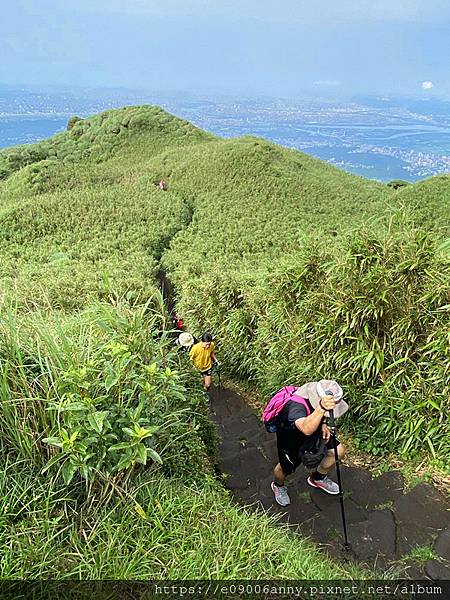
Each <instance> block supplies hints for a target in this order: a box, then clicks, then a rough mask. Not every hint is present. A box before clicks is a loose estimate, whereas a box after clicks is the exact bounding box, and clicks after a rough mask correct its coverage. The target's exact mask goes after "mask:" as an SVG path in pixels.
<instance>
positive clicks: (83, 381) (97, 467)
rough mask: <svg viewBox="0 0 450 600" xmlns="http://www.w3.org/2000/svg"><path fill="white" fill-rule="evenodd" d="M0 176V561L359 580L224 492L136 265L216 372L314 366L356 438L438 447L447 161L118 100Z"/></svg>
mask: <svg viewBox="0 0 450 600" xmlns="http://www.w3.org/2000/svg"><path fill="white" fill-rule="evenodd" d="M161 178H164V179H165V180H166V181H167V182H168V190H167V191H161V190H159V189H158V187H157V183H158V181H159V180H160V179H161ZM0 179H2V181H1V182H0V403H1V409H2V410H1V411H0V452H1V455H2V458H3V465H4V466H3V470H2V472H1V474H0V485H1V486H3V490H8V494H5V493H4V494H2V497H4V498H5V500H4V502H5V504H4V506H3V508H2V510H0V514H1V515H2V516H1V517H0V536H2V538H3V546H4V548H6V549H7V550H6V552H5V554H4V558H2V562H1V563H0V564H1V574H2V575H3V576H4V577H87V578H108V577H110V578H123V577H125V578H134V579H139V578H148V577H152V578H158V577H163V578H183V577H189V578H196V577H197V578H203V579H207V578H213V577H216V578H225V579H226V578H233V577H234V578H258V577H280V578H284V577H287V578H289V577H291V578H302V577H306V578H307V577H315V578H330V577H340V578H348V577H358V576H359V577H361V572H360V571H357V570H355V569H354V568H350V567H343V566H337V565H333V564H331V562H330V561H328V560H326V559H324V558H323V557H322V556H320V555H318V554H317V553H316V552H315V551H314V550H312V547H311V545H310V544H309V543H308V542H307V541H305V540H300V539H298V537H293V536H290V535H289V534H288V532H287V531H285V530H284V531H282V532H281V533H280V531H279V530H278V531H276V532H275V531H274V530H273V529H272V528H271V527H270V526H269V525H270V522H271V521H270V520H269V519H268V518H267V517H265V516H260V515H258V516H256V515H254V514H252V513H249V512H246V511H242V510H241V509H238V508H236V507H234V506H233V505H232V504H231V503H230V501H229V499H228V496H227V494H226V493H225V492H224V491H223V490H222V489H221V488H220V485H219V484H218V483H217V482H216V481H215V479H214V477H213V464H214V453H215V436H214V432H213V431H212V429H211V426H210V425H209V422H208V419H207V418H206V408H205V406H204V404H203V403H202V400H201V398H200V395H199V386H198V382H197V380H196V379H195V378H193V375H192V373H191V371H190V369H189V367H188V365H187V360H186V357H185V356H184V355H183V356H179V355H177V354H176V352H175V351H174V350H172V349H171V346H170V333H169V329H170V325H169V319H168V315H167V313H166V311H165V308H164V306H163V302H162V299H161V296H160V295H159V294H158V293H157V292H156V291H155V278H156V275H157V273H158V271H159V270H160V269H164V270H165V272H166V274H167V276H168V278H169V279H170V281H171V282H172V283H173V284H174V286H175V300H176V302H177V310H178V312H179V313H180V314H181V315H182V316H183V318H184V320H185V323H187V324H188V327H190V328H191V329H192V331H193V332H194V333H196V334H198V333H200V332H201V331H202V330H203V329H206V328H209V329H211V330H212V331H213V333H214V334H215V335H216V336H217V337H218V339H219V340H220V345H221V346H220V355H221V358H222V359H223V361H224V363H225V366H226V369H227V371H228V375H229V376H230V377H232V378H234V379H236V380H237V379H241V380H245V381H247V382H250V384H251V385H253V386H255V387H257V389H258V390H259V391H260V392H263V393H265V394H269V393H270V392H272V391H273V390H275V389H276V388H278V387H279V386H280V385H282V384H284V383H293V382H299V381H304V380H305V379H312V378H316V377H321V376H325V375H326V376H330V377H334V378H336V379H338V380H339V381H341V382H342V384H343V385H344V386H345V389H346V391H347V394H348V397H349V399H350V404H351V409H352V410H351V413H350V414H349V415H348V417H346V418H347V423H346V425H347V427H348V428H349V429H351V430H352V435H353V438H354V439H355V440H357V443H360V444H361V445H362V446H363V447H364V448H366V449H369V450H371V451H372V452H373V453H376V454H379V455H381V454H384V453H386V452H396V453H401V454H403V455H404V456H409V455H417V454H419V453H420V454H422V457H423V458H425V456H426V455H428V456H429V458H430V460H431V459H432V460H433V461H434V462H435V463H440V464H443V463H445V461H447V463H448V441H447V440H448V438H449V430H448V420H446V419H444V418H443V415H445V409H446V405H445V402H446V401H447V399H448V395H449V392H450V390H449V384H448V382H449V380H450V377H449V369H450V368H449V364H450V361H449V348H450V344H449V341H450V339H449V327H448V310H449V308H448V307H449V305H450V299H449V289H450V287H449V271H450V261H449V255H448V242H446V241H445V240H446V239H447V238H448V237H450V231H449V226H448V224H449V219H448V217H449V212H450V211H449V200H450V185H449V180H450V178H449V177H445V176H439V177H435V178H432V179H430V180H428V181H425V182H422V183H420V184H416V185H408V186H386V185H382V184H379V183H376V182H371V181H366V180H364V179H362V178H359V177H355V176H352V175H349V174H346V173H343V172H341V171H339V170H337V169H335V168H334V167H332V166H330V165H327V164H324V163H322V162H321V161H319V160H316V159H313V158H311V157H308V156H306V155H304V154H301V153H299V152H296V151H293V150H287V149H283V148H280V147H278V146H276V145H274V144H270V143H268V142H266V141H264V140H260V139H256V138H252V137H246V138H240V139H232V140H223V139H218V138H216V137H214V136H212V135H209V134H207V133H205V132H202V131H201V130H199V129H197V128H195V127H193V126H192V125H191V124H189V123H187V122H185V121H182V120H180V119H176V118H175V117H172V116H170V115H168V114H167V113H165V112H164V111H162V110H161V109H159V108H156V107H126V108H124V109H121V110H118V111H107V112H106V113H103V114H101V115H97V116H95V117H92V118H90V119H78V118H75V117H73V118H71V119H70V121H69V123H68V130H67V131H66V132H63V133H61V134H59V135H57V136H55V137H54V138H52V139H50V140H46V141H43V142H40V143H39V144H35V145H33V146H20V147H17V148H11V149H7V150H3V151H1V152H0ZM149 549H151V550H149Z"/></svg>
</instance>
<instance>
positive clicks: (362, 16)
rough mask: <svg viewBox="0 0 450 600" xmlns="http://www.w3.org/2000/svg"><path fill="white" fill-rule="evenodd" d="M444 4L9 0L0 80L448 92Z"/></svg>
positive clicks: (239, 90) (426, 0) (394, 0)
mask: <svg viewBox="0 0 450 600" xmlns="http://www.w3.org/2000/svg"><path fill="white" fill-rule="evenodd" d="M449 40H450V0H307V1H305V0H209V1H208V0H59V1H57V0H12V1H11V2H5V3H4V6H2V22H1V25H0V51H1V61H0V83H7V84H13V85H14V84H25V85H26V84H38V85H39V84H56V85H57V84H64V85H67V84H71V85H80V86H93V87H96V86H98V87H110V86H111V87H112V86H114V87H117V86H120V87H139V88H146V89H149V90H157V91H159V90H186V91H190V92H199V93H212V92H224V93H230V94H241V95H246V96H252V95H258V94H265V95H270V96H280V97H283V96H284V97H293V96H296V95H300V94H302V93H304V92H308V93H309V94H313V95H319V96H320V95H324V94H332V95H333V96H335V97H337V96H340V95H347V94H355V93H358V94H366V93H367V94H371V93H375V94H385V95H387V94H405V95H409V96H419V97H429V96H440V97H446V98H450V77H449V74H450V73H449V67H450V42H449Z"/></svg>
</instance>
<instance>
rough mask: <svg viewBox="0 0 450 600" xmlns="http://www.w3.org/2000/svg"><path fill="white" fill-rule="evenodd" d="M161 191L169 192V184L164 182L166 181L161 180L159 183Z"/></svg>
mask: <svg viewBox="0 0 450 600" xmlns="http://www.w3.org/2000/svg"><path fill="white" fill-rule="evenodd" d="M159 189H160V190H164V191H165V190H167V183H166V182H165V181H164V179H161V180H160V182H159Z"/></svg>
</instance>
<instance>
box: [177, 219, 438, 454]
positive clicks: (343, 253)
mask: <svg viewBox="0 0 450 600" xmlns="http://www.w3.org/2000/svg"><path fill="white" fill-rule="evenodd" d="M407 223H408V220H407V219H406V218H405V217H404V216H403V215H401V214H399V215H398V216H396V217H395V219H394V221H393V222H392V223H391V225H390V226H389V229H387V230H386V231H384V232H383V231H382V230H379V231H378V232H374V231H373V229H372V230H369V229H367V228H364V227H363V228H362V229H359V230H355V231H354V232H353V233H352V234H348V235H347V237H346V238H344V239H343V240H341V241H340V242H339V243H336V244H335V245H333V246H330V245H329V243H328V241H324V242H322V243H321V242H318V241H316V240H314V241H313V240H311V241H306V242H305V243H303V244H302V245H301V246H300V247H299V249H298V251H291V252H289V253H288V254H286V255H285V256H282V257H280V259H279V260H278V262H277V264H273V263H272V262H271V261H268V260H267V259H264V258H262V259H260V261H259V268H251V267H250V268H246V266H245V262H244V261H243V262H241V263H240V265H239V266H240V267H241V269H240V270H239V272H237V271H236V269H234V268H232V267H230V266H225V264H222V268H221V269H220V270H219V269H214V270H210V272H209V273H208V277H205V276H204V275H203V274H201V275H200V276H198V277H193V276H192V274H190V276H189V277H187V273H186V271H185V270H183V266H181V267H179V268H176V267H173V277H174V281H175V284H176V286H177V289H178V296H179V298H180V302H179V307H178V309H179V311H180V312H181V314H184V315H186V316H188V317H189V319H190V323H191V325H192V328H193V330H194V331H201V330H202V329H204V328H206V327H208V328H211V329H212V330H213V331H214V332H215V334H216V335H217V337H218V338H219V339H220V340H221V342H222V349H221V353H222V357H223V359H224V362H225V363H226V364H227V365H228V368H229V370H230V373H232V374H235V375H236V376H238V377H241V378H244V379H249V380H251V381H254V382H255V383H257V384H258V385H259V386H260V389H262V390H263V391H264V392H265V393H266V394H267V395H269V394H270V393H273V391H274V390H276V389H277V388H279V387H280V386H281V385H284V384H285V383H296V382H297V383H300V382H301V381H305V380H313V379H320V378H321V377H325V376H326V377H333V378H335V379H337V380H339V381H340V382H341V383H342V384H343V386H344V387H345V389H346V391H347V394H348V398H349V400H350V406H351V411H350V414H349V419H350V423H349V424H350V426H351V428H352V430H353V431H354V433H355V435H356V438H358V439H359V440H360V441H361V443H363V445H364V447H365V448H366V449H369V450H370V451H372V452H374V453H375V454H380V453H383V452H388V451H389V452H399V453H401V454H402V455H404V456H409V455H410V454H411V453H412V454H414V453H415V454H417V453H423V452H425V453H428V454H429V455H431V456H432V457H434V458H437V457H438V458H440V459H441V461H443V462H445V461H447V460H448V456H449V455H448V452H449V446H448V439H449V433H450V431H449V424H448V419H446V418H445V414H446V406H447V403H448V397H449V394H450V388H449V381H450V361H449V348H450V345H449V341H450V338H449V328H448V323H449V320H448V312H449V300H450V297H449V289H450V286H449V283H450V265H449V263H448V260H447V258H446V257H445V255H444V254H443V252H442V251H441V250H440V249H439V248H438V245H439V241H436V240H435V238H434V236H432V235H429V234H427V233H426V232H423V231H421V230H420V229H414V228H409V229H408V227H407V226H406V225H407ZM225 252H226V250H225ZM178 256H179V255H178ZM170 260H171V261H172V260H173V257H171V258H170ZM172 264H173V263H172ZM181 264H182V265H184V264H185V263H184V261H183V262H182V263H181Z"/></svg>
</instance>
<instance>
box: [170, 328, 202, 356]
mask: <svg viewBox="0 0 450 600" xmlns="http://www.w3.org/2000/svg"><path fill="white" fill-rule="evenodd" d="M196 343H197V340H196V339H195V337H194V336H193V335H191V334H190V333H188V332H187V331H183V333H180V335H179V336H178V337H177V339H176V340H175V342H174V346H180V347H181V348H183V350H186V351H187V352H189V351H190V350H191V348H192V346H193V345H194V344H196Z"/></svg>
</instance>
